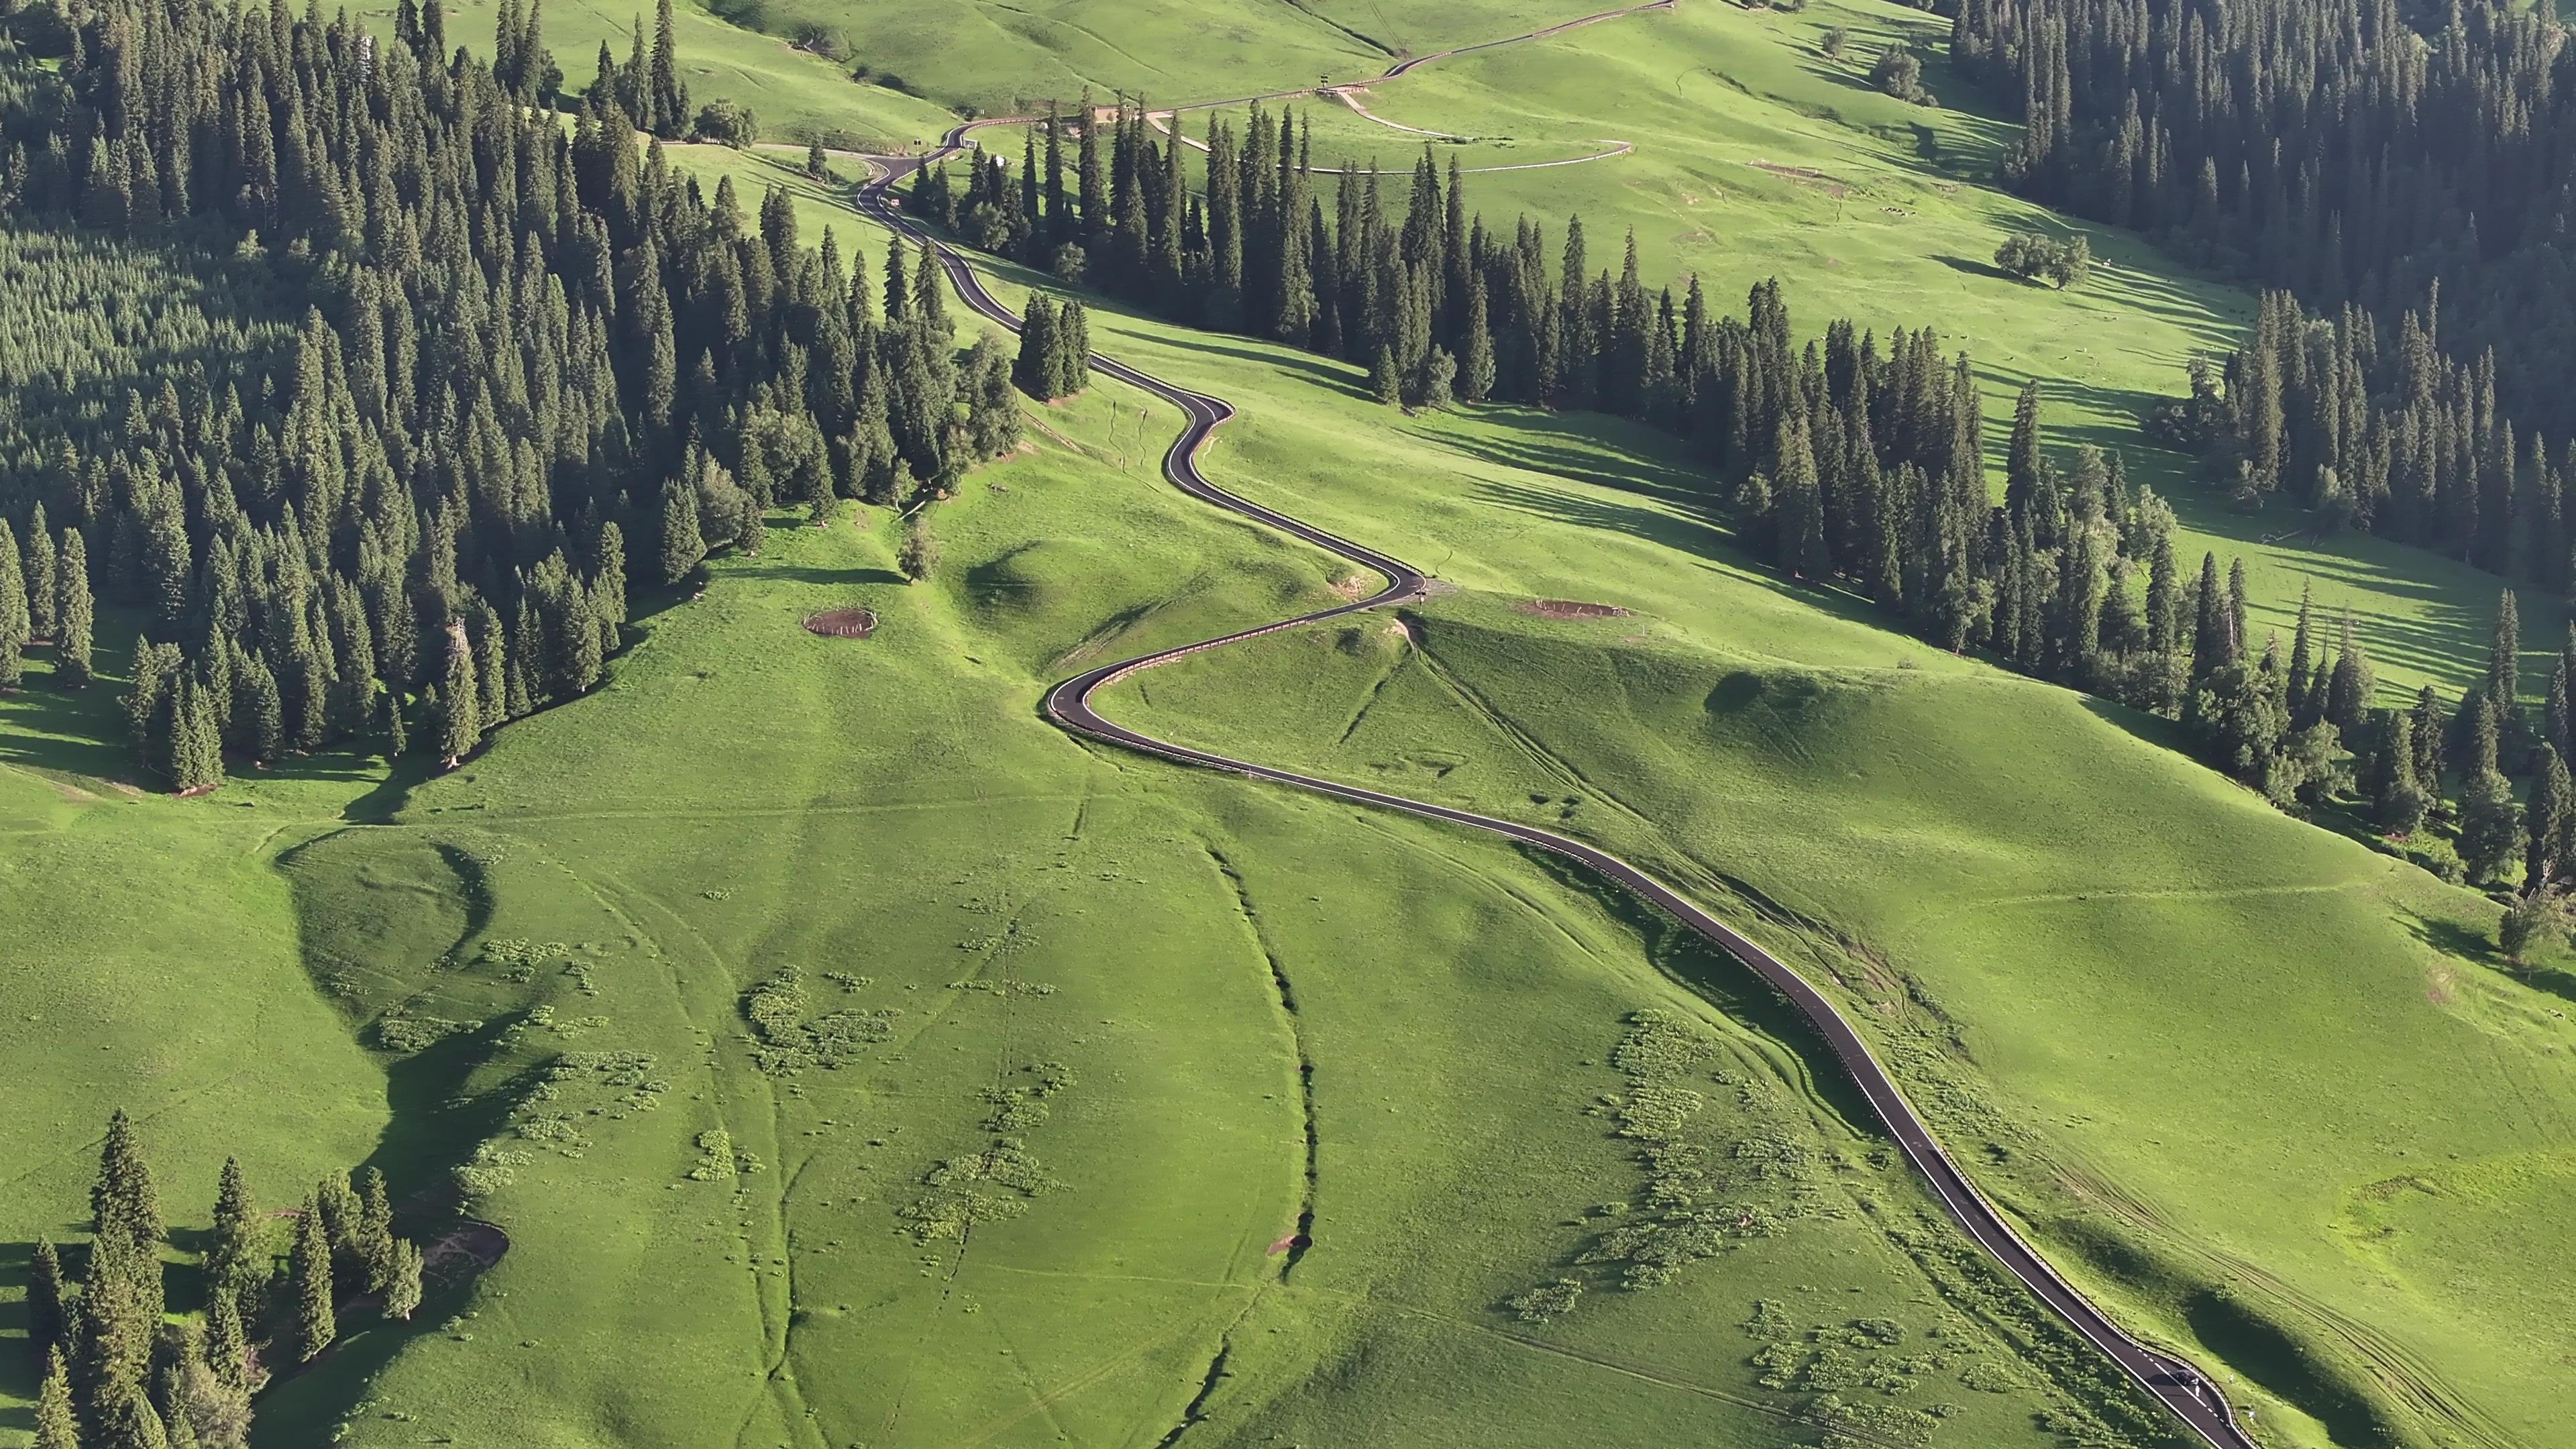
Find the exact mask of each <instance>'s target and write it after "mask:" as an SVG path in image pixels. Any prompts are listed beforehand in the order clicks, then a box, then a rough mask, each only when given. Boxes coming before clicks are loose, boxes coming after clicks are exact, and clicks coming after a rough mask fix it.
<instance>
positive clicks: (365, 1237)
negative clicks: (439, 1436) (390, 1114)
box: [26, 1110, 421, 1449]
mask: <svg viewBox="0 0 2576 1449" xmlns="http://www.w3.org/2000/svg"><path fill="white" fill-rule="evenodd" d="M90 1210H91V1220H90V1241H89V1243H88V1245H87V1252H86V1254H85V1261H84V1266H83V1270H82V1272H81V1274H80V1276H79V1277H78V1278H77V1279H75V1278H73V1277H72V1276H71V1274H70V1273H69V1272H68V1271H67V1268H66V1263H65V1257H64V1255H63V1254H62V1253H61V1251H60V1250H58V1249H57V1248H56V1247H55V1246H54V1244H53V1243H51V1242H50V1241H48V1240H46V1239H43V1238H39V1239H37V1241H36V1248H35V1254H34V1257H33V1259H32V1260H31V1265H30V1269H29V1273H28V1280H27V1298H26V1307H27V1347H28V1350H29V1352H30V1353H32V1354H33V1355H34V1358H35V1362H36V1368H37V1373H38V1376H39V1383H40V1387H39V1388H38V1390H37V1396H36V1424H35V1429H36V1449H81V1446H83V1445H87V1446H89V1449H246V1446H247V1445H248V1444H249V1442H250V1426H251V1396H252V1395H253V1394H255V1393H257V1392H258V1391H259V1390H260V1388H261V1386H262V1385H264V1384H265V1383H267V1382H268V1380H269V1378H270V1375H271V1372H272V1370H271V1368H270V1365H278V1366H280V1367H282V1368H284V1369H290V1370H291V1369H292V1368H294V1367H296V1366H297V1365H300V1364H304V1363H307V1362H310V1361H311V1360H313V1359H314V1358H316V1357H318V1356H319V1355H320V1354H321V1353H322V1351H323V1350H325V1349H327V1348H329V1347H330V1346H331V1344H332V1343H333V1342H334V1341H335V1340H337V1339H338V1338H339V1336H340V1331H341V1330H340V1322H341V1319H340V1314H341V1312H342V1311H343V1310H344V1309H346V1308H350V1307H354V1306H355V1305H356V1304H357V1303H358V1302H359V1301H360V1300H362V1299H366V1300H372V1303H373V1306H374V1308H375V1310H376V1312H377V1313H378V1314H380V1315H381V1316H382V1317H384V1318H386V1319H393V1320H400V1319H408V1318H409V1317H411V1315H412V1313H413V1311H414V1310H416V1309H418V1308H419V1306H420V1299H421V1276H420V1275H421V1253H420V1249H419V1248H418V1246H416V1245H415V1244H413V1243H412V1242H410V1241H409V1240H407V1239H404V1238H400V1237H397V1236H396V1235H395V1233H394V1227H393V1221H394V1220H393V1206H392V1204H391V1202H390V1201H389V1200H388V1198H387V1196H386V1193H385V1179H384V1175H383V1174H381V1173H379V1172H377V1171H376V1170H375V1169H373V1168H369V1169H367V1170H366V1171H365V1172H363V1173H361V1174H359V1175H358V1180H357V1183H356V1185H355V1186H352V1185H351V1183H350V1180H349V1178H348V1177H347V1176H346V1175H335V1176H332V1177H328V1178H325V1179H323V1180H322V1182H321V1183H319V1184H317V1185H316V1186H315V1188H314V1189H313V1191H312V1192H311V1193H309V1194H307V1195H306V1197H305V1199H304V1202H303V1206H302V1207H301V1209H300V1210H298V1211H296V1212H294V1213H292V1214H289V1215H288V1216H292V1217H293V1218H294V1224H293V1227H292V1228H291V1229H289V1230H287V1231H286V1232H285V1233H283V1234H281V1233H280V1232H279V1231H278V1229H277V1227H276V1225H275V1223H274V1220H273V1218H272V1217H271V1216H268V1215H263V1214H261V1213H260V1212H259V1211H258V1210H257V1208H256V1206H255V1205H254V1203H253V1202H252V1199H251V1192H250V1187H249V1184H248V1182H247V1180H246V1179H245V1178H244V1176H243V1173H242V1169H241V1164H240V1162H238V1161H236V1160H233V1159H230V1158H227V1159H226V1160H225V1162H224V1170H223V1177H222V1180H221V1182H220V1183H219V1184H218V1186H217V1188H216V1193H215V1204H214V1215H213V1220H212V1223H211V1225H210V1227H209V1229H208V1231H207V1233H206V1235H205V1250H204V1251H203V1253H201V1254H200V1255H199V1261H198V1269H199V1271H200V1272H201V1273H202V1275H203V1277H204V1284H203V1287H204V1297H205V1307H204V1310H203V1311H202V1312H201V1313H193V1314H184V1315H181V1316H179V1317H175V1318H174V1317H172V1316H170V1312H169V1300H168V1293H167V1289H166V1285H165V1282H164V1267H163V1263H162V1257H161V1254H162V1250H163V1248H164V1246H165V1244H166V1243H167V1241H168V1237H169V1233H168V1228H167V1225H166V1224H165V1223H164V1221H163V1219H162V1216H161V1205H160V1197H159V1193H158V1190H157V1189H156V1188H155V1187H154V1185H153V1180H152V1171H151V1168H150V1166H149V1165H148V1164H147V1163H146V1162H145V1161H144V1158H143V1151H142V1148H141V1146H140V1144H139V1143H138V1142H137V1141H136V1140H135V1135H134V1124H133V1122H132V1121H131V1120H130V1119H129V1118H127V1116H126V1115H125V1113H124V1112H123V1111H122V1110H120V1111H118V1112H117V1113H116V1114H115V1115H114V1116H113V1117H111V1118H110V1119H109V1120H108V1127H107V1140H106V1142H105V1143H104V1144H103V1145H102V1147H101V1148H100V1151H99V1170H98V1179H97V1181H96V1183H95V1184H94V1185H93V1186H92V1187H91V1189H90ZM281 1236H283V1237H284V1238H285V1242H284V1243H282V1244H281V1243H280V1242H279V1241H277V1239H278V1238H279V1237H281ZM281 1248H283V1251H280V1249H281Z"/></svg>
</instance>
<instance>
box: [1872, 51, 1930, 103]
mask: <svg viewBox="0 0 2576 1449" xmlns="http://www.w3.org/2000/svg"><path fill="white" fill-rule="evenodd" d="M1869 83H1870V84H1871V85H1874V86H1876V87H1878V88H1879V89H1880V90H1882V91H1885V92H1887V93H1888V94H1889V95H1891V96H1894V97H1896V98H1897V99H1898V100H1900V101H1911V102H1913V103H1914V104H1915V105H1918V106H1929V105H1937V104H1939V102H1938V101H1937V100H1936V99H1935V98H1934V97H1933V95H1932V93H1931V92H1930V91H1927V90H1925V89H1924V88H1923V58H1922V57H1921V56H1918V55H1916V54H1915V53H1914V48H1913V47H1912V46H1910V45H1891V46H1889V47H1888V48H1887V49H1885V50H1882V51H1880V52H1879V53H1878V62H1877V64H1875V65H1872V66H1871V67H1870V68H1869Z"/></svg>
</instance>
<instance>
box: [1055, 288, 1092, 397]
mask: <svg viewBox="0 0 2576 1449" xmlns="http://www.w3.org/2000/svg"><path fill="white" fill-rule="evenodd" d="M1055 333H1056V374H1055V395H1056V396H1057V397H1071V396H1073V395H1074V394H1075V393H1078V392H1080V391H1082V390H1083V389H1084V388H1085V387H1088V386H1089V385H1090V382H1091V316H1090V313H1089V312H1087V311H1086V310H1085V309H1084V308H1083V305H1082V303H1080V302H1079V301H1075V300H1072V299H1069V298H1068V299H1067V300H1066V302H1065V304H1064V306H1063V308H1062V309H1060V310H1059V311H1058V312H1057V313H1056V314H1055Z"/></svg>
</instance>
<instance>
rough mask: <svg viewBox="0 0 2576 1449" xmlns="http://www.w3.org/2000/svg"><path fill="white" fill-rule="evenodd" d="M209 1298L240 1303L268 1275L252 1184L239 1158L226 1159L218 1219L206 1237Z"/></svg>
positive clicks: (219, 1190) (218, 1197) (217, 1196)
mask: <svg viewBox="0 0 2576 1449" xmlns="http://www.w3.org/2000/svg"><path fill="white" fill-rule="evenodd" d="M205 1270H206V1295H207V1297H208V1298H209V1299H210V1300H211V1299H216V1298H223V1299H230V1300H233V1301H234V1302H236V1303H238V1302H239V1301H240V1300H241V1299H242V1298H243V1297H244V1295H246V1294H249V1293H252V1292H255V1291H257V1289H258V1287H259V1282H260V1279H262V1278H264V1277H266V1276H267V1273H268V1261H267V1254H266V1253H265V1252H264V1251H262V1249H261V1245H260V1242H259V1214H258V1210H257V1209H256V1208H255V1207H254V1206H253V1205H252V1203H251V1196H250V1183H249V1180H248V1179H247V1178H245V1177H244V1176H243V1175H242V1166H241V1161H240V1159H238V1158H232V1157H227V1158H225V1159H224V1171H223V1177H222V1180H221V1181H220V1182H219V1183H218V1185H217V1186H216V1188H215V1216H214V1223H213V1225H212V1227H211V1228H210V1229H209V1230H208V1232H207V1234H206V1260H205Z"/></svg>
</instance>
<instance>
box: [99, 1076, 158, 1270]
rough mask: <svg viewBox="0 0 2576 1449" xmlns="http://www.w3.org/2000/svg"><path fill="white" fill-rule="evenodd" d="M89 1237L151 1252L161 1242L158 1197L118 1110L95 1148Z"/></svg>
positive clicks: (128, 1124) (149, 1171)
mask: <svg viewBox="0 0 2576 1449" xmlns="http://www.w3.org/2000/svg"><path fill="white" fill-rule="evenodd" d="M89 1205H90V1232H91V1233H92V1235H94V1236H95V1237H97V1238H99V1239H101V1240H112V1241H114V1242H116V1243H119V1244H125V1245H132V1246H137V1247H143V1248H147V1249H149V1248H156V1247H157V1246H158V1245H159V1244H160V1242H161V1239H162V1237H163V1228H162V1222H161V1198H160V1194H159V1193H158V1192H157V1191H155V1190H154V1188H153V1186H152V1169H151V1167H150V1166H149V1165H148V1164H146V1163H145V1162H144V1160H143V1147H142V1144H141V1143H140V1142H138V1141H137V1140H136V1139H135V1135H134V1119H133V1118H131V1117H128V1116H127V1115H125V1109H124V1108H122V1107H119V1108H117V1109H116V1110H115V1112H113V1113H112V1114H110V1115H109V1117H108V1119H107V1138H106V1140H105V1141H104V1142H102V1143H100V1144H99V1152H98V1181H97V1182H96V1183H94V1184H92V1186H91V1187H90V1191H89Z"/></svg>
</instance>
